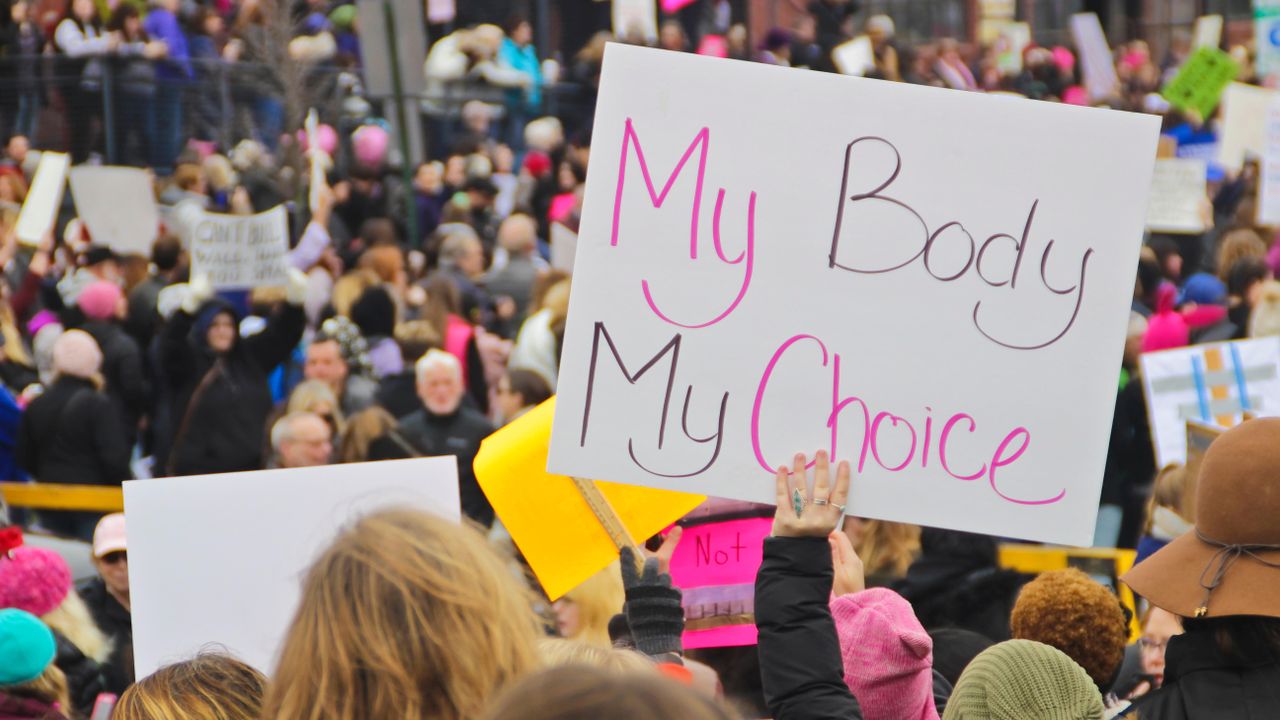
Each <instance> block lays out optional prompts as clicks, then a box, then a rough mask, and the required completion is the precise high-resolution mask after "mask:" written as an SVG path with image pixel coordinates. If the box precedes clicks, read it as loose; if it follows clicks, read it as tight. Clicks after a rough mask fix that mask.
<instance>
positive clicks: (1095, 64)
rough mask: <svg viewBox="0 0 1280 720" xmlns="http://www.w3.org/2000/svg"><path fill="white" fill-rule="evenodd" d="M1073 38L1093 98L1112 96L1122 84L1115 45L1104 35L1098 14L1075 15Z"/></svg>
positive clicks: (1072, 21)
mask: <svg viewBox="0 0 1280 720" xmlns="http://www.w3.org/2000/svg"><path fill="white" fill-rule="evenodd" d="M1071 37H1072V38H1073V39H1074V40H1075V42H1076V49H1077V50H1078V51H1079V55H1080V66H1081V69H1082V70H1083V71H1084V86H1085V89H1086V90H1087V91H1088V92H1089V97H1090V99H1093V100H1101V99H1103V98H1106V97H1110V96H1111V95H1112V94H1113V93H1114V92H1115V91H1116V88H1117V86H1118V85H1119V84H1120V79H1119V77H1118V76H1117V75H1116V66H1115V61H1114V60H1113V59H1112V57H1111V46H1110V45H1109V44H1107V36H1106V35H1104V34H1103V32H1102V23H1101V22H1100V21H1099V20H1098V16H1097V14H1096V13H1076V14H1075V15H1072V16H1071Z"/></svg>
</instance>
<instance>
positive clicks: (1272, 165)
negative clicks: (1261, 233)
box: [1258, 97, 1280, 225]
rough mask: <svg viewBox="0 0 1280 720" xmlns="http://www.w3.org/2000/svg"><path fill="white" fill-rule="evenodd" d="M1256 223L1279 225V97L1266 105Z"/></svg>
mask: <svg viewBox="0 0 1280 720" xmlns="http://www.w3.org/2000/svg"><path fill="white" fill-rule="evenodd" d="M1258 224H1259V225H1280V97H1277V98H1275V99H1274V100H1272V101H1271V104H1269V105H1267V111H1266V116H1265V125H1264V132H1263V151H1262V162H1261V164H1260V165H1259V172H1258Z"/></svg>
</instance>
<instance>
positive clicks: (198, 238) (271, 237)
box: [191, 205, 289, 289]
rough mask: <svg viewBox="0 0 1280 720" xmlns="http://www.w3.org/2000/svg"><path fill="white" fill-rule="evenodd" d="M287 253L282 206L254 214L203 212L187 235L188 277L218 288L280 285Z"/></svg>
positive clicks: (285, 273)
mask: <svg viewBox="0 0 1280 720" xmlns="http://www.w3.org/2000/svg"><path fill="white" fill-rule="evenodd" d="M288 252H289V223H288V219H287V218H286V217H285V211H284V206H283V205H279V206H276V207H274V208H272V209H270V210H268V211H266V212H262V213H258V214H257V215H220V214H217V213H205V214H204V215H203V216H202V217H201V219H200V221H199V223H197V224H196V226H195V229H194V231H193V232H192V234H191V274H192V276H193V277H194V276H196V275H208V276H209V281H210V282H212V283H213V286H214V287H215V288H219V289H224V288H225V289H232V288H240V289H246V288H247V289H252V288H256V287H269V286H273V285H277V286H278V285H284V284H285V283H286V282H287V281H288V279H289V275H288V266H287V265H286V263H285V256H286V255H287V254H288Z"/></svg>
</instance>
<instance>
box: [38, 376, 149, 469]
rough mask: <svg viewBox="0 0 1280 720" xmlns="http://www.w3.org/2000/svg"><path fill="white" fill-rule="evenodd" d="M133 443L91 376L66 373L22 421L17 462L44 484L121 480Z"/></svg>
mask: <svg viewBox="0 0 1280 720" xmlns="http://www.w3.org/2000/svg"><path fill="white" fill-rule="evenodd" d="M129 451H130V448H129V445H128V444H127V443H126V442H125V439H124V434H123V433H122V432H121V428H120V422H119V420H118V419H117V418H116V416H115V415H114V414H113V413H112V406H111V401H110V400H109V399H108V398H107V396H106V395H104V394H103V393H101V392H99V391H98V390H97V388H96V387H94V385H93V383H92V382H90V381H88V380H82V379H80V378H74V377H70V376H63V377H61V378H58V379H57V380H56V381H54V383H53V384H52V385H50V386H49V389H48V390H46V391H45V393H44V394H43V395H41V396H40V397H38V398H36V399H35V400H33V401H31V405H29V406H28V407H27V410H26V412H24V413H23V414H22V421H21V423H20V424H19V425H18V440H17V443H16V445H15V447H14V453H15V455H16V458H17V461H18V465H19V466H21V467H22V469H23V470H26V471H27V472H28V473H30V474H31V476H32V477H33V478H35V479H36V480H39V481H40V482H49V483H69V484H77V485H112V484H119V483H120V482H121V481H122V480H127V479H128V478H129V477H130V472H129Z"/></svg>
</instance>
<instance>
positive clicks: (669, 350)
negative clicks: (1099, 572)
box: [549, 45, 1159, 544]
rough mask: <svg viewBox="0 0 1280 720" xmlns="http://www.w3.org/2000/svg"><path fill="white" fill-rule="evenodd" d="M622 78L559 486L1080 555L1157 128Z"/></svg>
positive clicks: (560, 416) (770, 83) (588, 219)
mask: <svg viewBox="0 0 1280 720" xmlns="http://www.w3.org/2000/svg"><path fill="white" fill-rule="evenodd" d="M606 58H607V59H606V61H605V69H604V73H605V74H604V82H603V83H602V86H601V91H600V99H599V103H598V105H597V114H596V124H595V128H594V131H593V138H594V139H595V143H596V145H595V149H597V150H598V153H596V157H597V158H609V159H613V160H605V161H603V162H599V163H598V164H597V165H595V166H593V167H592V173H591V178H590V179H589V181H588V186H587V191H586V199H585V206H584V210H583V216H582V225H581V229H580V231H579V237H580V238H581V239H582V241H581V242H580V243H579V247H578V257H577V261H576V272H575V275H574V289H573V296H572V300H571V308H572V309H571V311H570V313H569V318H570V320H569V323H570V325H569V328H568V331H567V334H566V337H565V346H564V352H563V357H562V365H561V371H560V384H559V388H558V390H559V401H558V403H557V413H556V423H555V428H554V432H553V438H552V447H551V455H550V463H549V467H550V469H551V471H552V472H555V473H559V474H568V475H574V476H579V477H590V478H595V479H600V480H612V481H617V482H624V483H631V484H636V485H647V486H652V487H664V488H672V489H681V490H686V491H691V492H700V493H705V494H708V495H713V496H717V497H728V498H733V499H740V500H753V501H758V502H772V501H773V500H774V487H773V480H772V473H771V470H769V468H774V467H777V466H778V465H779V464H782V463H786V462H789V461H790V460H791V458H792V454H793V453H795V452H798V451H808V452H810V453H812V452H813V451H816V450H817V449H818V448H827V449H830V448H831V445H832V443H833V440H834V443H835V452H834V455H835V456H836V457H837V458H840V459H851V460H853V461H854V465H855V473H858V477H857V478H856V479H855V481H854V485H853V495H852V499H851V502H850V504H849V508H850V512H856V513H857V514H858V515H861V516H868V517H878V518H887V519H891V520H900V521H905V522H912V523H917V524H922V525H929V526H936V527H949V528H957V529H963V530H970V531H977V532H988V533H995V534H999V535H1004V536H1009V537H1022V538H1031V539H1037V540H1045V541H1054V542H1063V543H1074V544H1087V541H1088V540H1089V539H1090V538H1092V534H1093V526H1094V518H1095V515H1096V511H1097V502H1098V491H1099V488H1100V484H1101V480H1102V470H1103V465H1104V460H1105V454H1106V449H1107V443H1108V439H1109V429H1110V425H1111V416H1112V410H1113V407H1114V401H1115V384H1116V374H1117V372H1118V368H1119V367H1120V355H1121V351H1122V347H1123V344H1124V335H1125V328H1126V325H1127V323H1128V317H1129V306H1130V302H1131V300H1132V294H1133V291H1132V288H1133V277H1134V272H1135V268H1136V265H1137V258H1138V250H1139V246H1140V244H1141V240H1142V234H1143V224H1144V220H1145V208H1146V194H1147V189H1148V188H1149V187H1150V183H1151V169H1152V164H1153V160H1154V158H1155V154H1156V152H1155V151H1156V140H1157V134H1158V129H1159V128H1158V126H1159V119H1158V118H1155V117H1151V116H1143V115H1135V114H1127V113H1119V112H1113V111H1105V110H1094V109H1090V108H1080V107H1071V106H1062V105H1054V104H1049V103H1039V102H1034V101H1030V100H1023V99H1014V98H993V97H987V96H984V95H980V94H970V93H962V92H953V91H947V90H940V89H936V88H924V87H918V86H912V85H902V84H898V83H885V82H879V81H873V80H863V79H858V78H848V77H840V76H836V75H830V74H824V73H812V72H804V71H799V70H791V69H786V68H777V67H770V66H764V65H757V64H752V63H740V62H733V61H727V60H717V59H711V58H699V57H694V56H688V55H681V54H673V53H665V52H662V51H656V50H648V49H643V48H635V47H628V46H620V45H611V46H609V48H608V50H607V51H606ZM748 119H749V121H748ZM1046 138H1052V139H1053V140H1052V141H1046ZM641 157H643V158H644V163H643V164H642V163H641V161H640V158H641ZM617 159H620V160H617ZM673 169H674V170H675V172H674V173H673ZM655 206H660V208H659V207H655ZM931 236H932V237H933V238H934V240H933V241H928V240H927V239H928V238H929V237H931ZM1050 241H1052V242H1050ZM927 243H928V244H929V245H930V247H929V252H928V255H925V245H926V244H927ZM1050 246H1052V247H1050ZM1018 248H1021V251H1019V250H1018ZM1019 256H1023V257H1022V260H1021V261H1019V260H1018V258H1019ZM833 263H834V264H833ZM926 265H927V267H926ZM895 268H896V269H895ZM1042 269H1043V270H1042ZM1082 288H1083V289H1082ZM1019 348H1021V349H1019ZM1037 348H1038V349H1037ZM619 363H622V364H624V365H625V366H626V368H627V369H626V371H625V374H626V375H629V376H630V378H631V379H632V380H634V382H629V381H628V379H627V378H626V377H624V372H623V371H622V370H620V368H619ZM593 364H594V365H595V367H594V368H593ZM864 403H865V405H864ZM864 408H865V409H866V413H865V415H864V412H863V410H864ZM833 410H835V411H838V412H835V413H834V415H833ZM829 417H833V418H834V422H833V423H832V424H831V426H829V425H828V418H829ZM664 418H665V422H664ZM970 423H972V424H970ZM866 425H874V428H873V429H872V431H871V432H866V430H867V428H866ZM912 432H914V433H915V435H916V441H917V442H916V445H917V447H916V448H914V449H913V448H911V433H912ZM943 436H946V440H945V441H944V440H943ZM868 437H869V438H872V439H876V442H875V443H872V442H871V441H870V440H869V439H867V438H868ZM864 440H866V442H864ZM948 443H949V444H948ZM942 445H947V449H946V450H945V452H941V453H940V446H942ZM864 448H865V449H864ZM944 454H945V456H946V459H945V461H943V460H942V459H941V455H944ZM1015 457H1016V458H1017V459H1014V458H1015ZM944 462H945V464H944ZM859 464H861V465H862V468H861V469H860V470H859V468H858V467H857V466H858V465H859ZM899 465H900V466H901V467H897V466H899ZM895 467H897V469H896V470H891V469H889V468H895ZM980 469H981V472H979V470H980ZM961 477H969V478H972V479H958V478H961ZM957 508H963V509H964V511H963V512H957V511H956V510H957Z"/></svg>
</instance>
